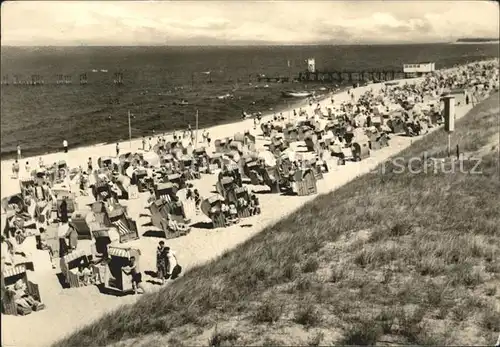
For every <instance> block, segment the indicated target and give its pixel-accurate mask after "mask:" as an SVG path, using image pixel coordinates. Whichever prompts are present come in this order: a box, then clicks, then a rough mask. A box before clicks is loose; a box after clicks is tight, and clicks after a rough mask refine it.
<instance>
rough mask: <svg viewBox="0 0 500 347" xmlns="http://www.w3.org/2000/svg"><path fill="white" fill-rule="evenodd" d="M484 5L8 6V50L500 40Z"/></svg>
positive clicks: (492, 8) (492, 9) (493, 14)
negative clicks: (471, 38) (20, 47)
mask: <svg viewBox="0 0 500 347" xmlns="http://www.w3.org/2000/svg"><path fill="white" fill-rule="evenodd" d="M498 26H499V12H498V5H497V4H496V3H492V2H483V1H418V2H412V1H349V2H341V1H332V2H328V1H307V2H305V1H304V2H302V1H288V2H287V1H269V2H263V1H260V2H252V1H231V2H230V1H220V2H219V1H192V2H191V1H182V2H180V1H168V2H166V1H165V2H163V1H161V2H154V1H141V2H133V1H120V2H116V1H58V2H50V1H36V2H29V1H28V2H20V1H17V2H4V3H3V5H2V45H79V44H86V45H163V44H177V45H179V44H180V45H182V44H189V45H191V44H221V43H223V44H232V43H239V42H245V43H252V42H253V43H263V42H265V43H274V44H308V43H324V42H328V43H333V44H334V43H399V42H436V41H446V40H450V39H456V38H459V37H463V36H493V37H494V36H498Z"/></svg>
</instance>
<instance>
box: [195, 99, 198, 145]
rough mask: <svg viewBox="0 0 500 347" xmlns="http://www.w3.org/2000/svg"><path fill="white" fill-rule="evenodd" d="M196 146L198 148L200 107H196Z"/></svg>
mask: <svg viewBox="0 0 500 347" xmlns="http://www.w3.org/2000/svg"><path fill="white" fill-rule="evenodd" d="M194 148H195V149H197V148H198V109H196V135H195V145H194Z"/></svg>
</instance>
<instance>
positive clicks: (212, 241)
mask: <svg viewBox="0 0 500 347" xmlns="http://www.w3.org/2000/svg"><path fill="white" fill-rule="evenodd" d="M406 81H408V82H410V80H406ZM381 86H382V84H372V85H369V86H366V87H360V88H356V89H355V90H354V93H355V95H356V96H357V97H358V96H359V95H361V94H362V93H364V92H365V91H366V90H367V89H369V88H373V90H374V91H375V92H376V91H377V90H378V89H379V88H380V87H381ZM334 99H335V103H340V102H341V101H344V100H349V99H350V97H349V96H348V95H347V92H342V93H340V94H337V95H335V96H334ZM457 101H459V100H457ZM320 104H321V107H322V108H324V107H326V106H328V105H330V104H331V102H330V97H327V98H325V99H324V100H322V101H320ZM464 104H465V103H464V102H463V101H462V102H461V106H458V107H457V108H456V114H457V118H459V117H462V116H463V115H465V114H466V112H467V111H468V110H469V109H471V106H470V105H469V106H465V105H464ZM315 106H316V103H315V104H314V105H313V107H315ZM308 111H309V112H310V114H312V110H308ZM283 115H284V116H285V118H286V117H287V113H286V112H283ZM200 116H202V115H200ZM270 118H272V116H270V115H268V116H265V117H263V121H267V120H268V119H270ZM435 129H437V128H433V129H431V130H432V131H433V130H435ZM208 130H209V132H210V136H211V138H212V143H213V141H214V140H215V139H218V138H224V137H227V136H232V135H233V134H234V133H236V132H242V131H244V130H250V131H251V132H252V134H254V135H259V136H258V137H257V141H258V146H260V147H263V144H264V140H263V139H262V137H261V136H260V133H261V131H260V129H257V130H253V120H252V119H247V120H244V121H241V122H239V123H232V124H225V125H221V126H215V127H212V128H209V129H208ZM198 138H199V139H201V131H200V133H199V136H198ZM418 138H420V137H417V138H409V137H403V136H392V138H391V140H390V146H389V147H385V148H383V149H380V150H377V151H372V152H371V157H370V158H368V159H365V160H362V161H360V162H357V163H354V162H348V163H347V164H346V165H345V166H336V165H335V163H334V161H333V160H332V161H331V162H328V164H329V165H330V168H331V169H330V173H328V174H326V175H325V178H324V179H323V180H320V181H318V193H319V194H325V193H328V192H330V191H332V190H335V189H337V188H338V187H340V186H342V185H344V184H345V183H347V182H349V181H350V180H352V179H354V178H356V177H358V176H359V175H362V174H365V173H367V172H369V171H370V170H372V169H373V168H375V167H376V166H377V165H378V164H379V163H381V162H383V161H384V160H386V159H388V158H389V157H391V156H393V155H395V154H397V153H398V152H399V151H401V150H402V149H404V148H406V147H408V146H409V145H410V144H411V143H412V142H413V141H416V140H417V139H418ZM443 143H446V139H443ZM70 145H71V143H70ZM140 147H141V140H140V139H137V140H133V141H132V145H131V148H130V147H129V143H128V141H127V142H124V143H122V144H121V148H122V151H123V152H125V151H129V150H130V149H132V150H135V149H138V148H140ZM114 154H115V144H108V145H102V146H92V147H82V148H77V149H73V150H70V151H69V153H67V154H61V153H54V154H48V155H45V156H43V160H44V162H45V163H46V164H50V163H53V162H56V161H59V160H62V159H64V160H66V162H67V163H68V164H69V166H70V167H75V166H78V165H81V166H82V167H83V168H86V162H87V159H88V158H89V157H90V156H92V157H93V158H94V162H96V160H97V157H99V156H105V155H111V156H114ZM27 160H30V162H31V164H32V165H31V166H32V167H35V165H36V163H38V157H36V158H29V159H27ZM25 161H26V159H23V160H22V161H21V167H22V166H24V162H25ZM11 165H12V160H8V161H4V162H2V163H1V177H2V182H1V184H2V186H1V188H2V189H1V191H2V197H4V196H8V195H10V194H13V193H15V192H16V190H17V189H18V188H17V185H18V182H17V180H14V179H11ZM215 182H216V175H203V176H202V178H201V179H200V180H196V181H192V183H193V184H194V186H195V188H197V189H198V190H199V191H200V193H201V195H202V197H208V196H209V195H211V192H212V191H214V185H215ZM254 189H255V190H256V191H257V192H258V191H259V190H264V189H266V187H254ZM315 197H316V195H311V196H302V197H299V196H281V195H279V194H259V199H260V203H261V207H262V214H261V215H259V216H254V217H250V218H247V219H245V220H243V221H242V222H240V224H237V225H234V226H231V227H228V228H224V229H215V230H212V229H199V228H193V229H192V231H191V232H190V233H189V234H188V235H186V236H183V237H180V238H176V239H171V240H167V241H166V244H167V245H168V246H169V247H171V248H172V249H173V250H174V251H175V252H176V253H177V256H178V260H179V263H180V264H181V265H182V267H183V271H184V272H185V271H186V270H189V269H190V268H192V267H193V266H196V265H200V264H204V263H207V262H208V261H210V260H213V259H215V258H216V257H218V256H220V255H222V254H223V253H224V252H225V251H228V250H230V249H233V248H234V247H236V246H237V245H238V244H240V243H242V242H244V241H246V240H248V239H249V238H250V237H252V236H254V235H255V234H257V233H258V232H260V231H262V230H263V229H264V228H265V227H266V226H268V225H271V224H273V223H275V222H277V221H278V220H280V219H281V218H283V217H284V216H286V215H288V214H290V213H291V212H293V211H295V210H296V209H298V208H300V207H301V206H302V205H303V204H304V203H306V202H308V201H310V200H312V199H314V198H315ZM146 199H147V194H141V196H140V198H139V199H137V200H129V201H124V202H123V204H126V205H127V206H128V208H129V211H130V215H131V217H132V218H134V219H135V220H137V225H138V228H139V233H140V235H142V234H143V233H144V232H146V231H147V230H148V229H150V228H148V227H146V226H144V224H146V223H148V222H149V221H150V218H149V217H144V216H141V217H140V216H139V215H140V214H145V213H147V212H146V211H145V209H144V206H145V205H146ZM273 206H279V207H280V208H279V209H276V208H273ZM203 220H207V219H206V218H205V219H204V216H202V215H200V216H196V215H194V218H193V221H194V222H197V221H203ZM242 224H245V225H248V227H242V226H241V225H242ZM159 240H160V239H159V238H156V237H145V236H141V238H140V239H139V240H136V241H132V242H129V243H127V244H126V245H127V246H130V247H138V248H140V250H141V252H142V256H141V259H140V268H141V270H142V271H143V272H144V271H148V270H149V271H155V268H156V265H155V262H156V253H155V250H156V247H157V244H158V242H159ZM30 242H31V241H30ZM82 243H83V242H82ZM27 247H30V246H29V245H28V246H27ZM31 248H32V249H30V251H31V253H32V255H33V258H34V260H35V268H36V271H35V272H34V273H32V272H30V273H29V277H30V279H31V280H34V281H35V282H37V283H38V284H39V288H40V292H41V297H42V300H43V302H44V303H45V304H46V309H45V310H43V311H40V312H35V313H32V314H30V315H28V316H24V317H16V316H6V315H2V345H3V346H20V347H21V346H22V347H25V346H26V347H27V346H46V345H49V344H50V343H52V342H54V341H56V340H58V339H60V338H62V337H63V336H65V335H67V334H69V333H71V332H73V331H75V330H76V329H78V328H81V327H83V326H84V325H86V324H89V323H90V322H92V321H93V320H95V319H97V318H99V317H100V316H102V315H103V314H104V313H107V312H110V311H112V310H114V309H117V308H118V307H119V306H120V305H123V304H130V303H133V302H135V301H136V300H137V299H138V298H140V295H137V296H134V295H128V296H123V297H115V296H111V295H105V294H101V293H99V291H98V289H97V288H96V287H95V286H88V287H83V288H75V289H62V288H61V285H60V284H59V281H58V279H57V277H56V272H57V271H56V270H52V269H51V268H50V263H48V256H47V255H46V253H45V252H42V251H37V250H36V249H34V244H33V245H32V246H31ZM143 279H144V280H145V282H146V283H145V287H146V290H147V291H148V292H151V291H156V290H158V289H159V288H161V287H160V286H158V285H155V284H152V283H148V282H147V281H148V280H151V278H150V277H149V276H143Z"/></svg>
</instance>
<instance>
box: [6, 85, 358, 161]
mask: <svg viewBox="0 0 500 347" xmlns="http://www.w3.org/2000/svg"><path fill="white" fill-rule="evenodd" d="M349 88H352V86H339V87H338V90H337V91H335V92H326V94H322V96H321V97H320V98H318V99H316V101H315V102H320V101H322V100H324V99H326V98H329V97H331V96H334V95H335V94H336V93H341V92H342V91H345V90H347V89H349ZM282 100H283V102H281V103H278V104H275V105H274V107H272V108H268V109H267V110H265V111H261V112H262V118H263V119H264V118H265V117H269V116H272V115H273V114H275V113H279V112H283V113H285V112H288V111H289V109H290V110H293V109H294V108H299V107H305V106H307V105H308V104H307V99H290V102H288V103H286V102H285V101H286V99H282ZM247 119H251V120H253V118H247ZM247 119H241V118H240V117H239V118H234V119H232V120H226V121H222V122H216V123H214V124H213V125H210V126H208V127H204V128H198V131H199V132H202V131H203V130H209V129H212V128H214V127H218V126H224V125H229V124H235V123H239V122H241V121H244V120H247ZM193 123H195V115H194V114H193ZM184 130H185V129H171V130H168V131H159V132H156V131H155V134H154V135H151V134H150V135H149V136H151V138H156V137H158V136H160V135H162V136H169V135H172V134H173V132H174V131H175V132H177V133H179V132H182V131H184ZM193 130H194V129H193ZM149 136H145V137H146V138H148V137H149ZM138 140H142V136H136V137H134V136H132V141H138ZM68 142H69V141H68ZM117 142H118V143H120V144H122V143H123V144H126V143H128V142H129V140H128V139H123V138H121V139H117V140H116V141H108V142H98V143H94V144H92V143H89V144H79V145H76V146H74V147H71V144H70V147H69V151H68V152H71V151H74V150H81V149H82V148H87V147H88V148H94V147H99V146H107V145H113V146H114V145H116V143H117ZM47 147H48V146H47ZM52 148H53V149H54V150H52V151H51V150H49V151H47V152H40V153H37V154H28V156H26V157H24V156H23V157H22V158H21V161H23V160H28V161H31V160H35V159H38V158H39V157H45V156H49V155H52V154H55V153H61V154H62V151H61V149H60V148H59V149H57V150H56V149H55V147H52ZM21 150H22V148H21ZM31 152H36V150H34V149H31V150H29V151H28V153H31ZM16 157H17V155H16V150H15V149H14V150H11V151H8V152H4V153H3V154H2V153H0V162H1V163H3V162H9V163H12V162H13V161H14V160H15V159H16Z"/></svg>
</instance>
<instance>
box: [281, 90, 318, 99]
mask: <svg viewBox="0 0 500 347" xmlns="http://www.w3.org/2000/svg"><path fill="white" fill-rule="evenodd" d="M281 95H283V97H284V98H307V97H310V96H312V95H313V93H311V92H308V91H293V90H288V91H284V92H281Z"/></svg>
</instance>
